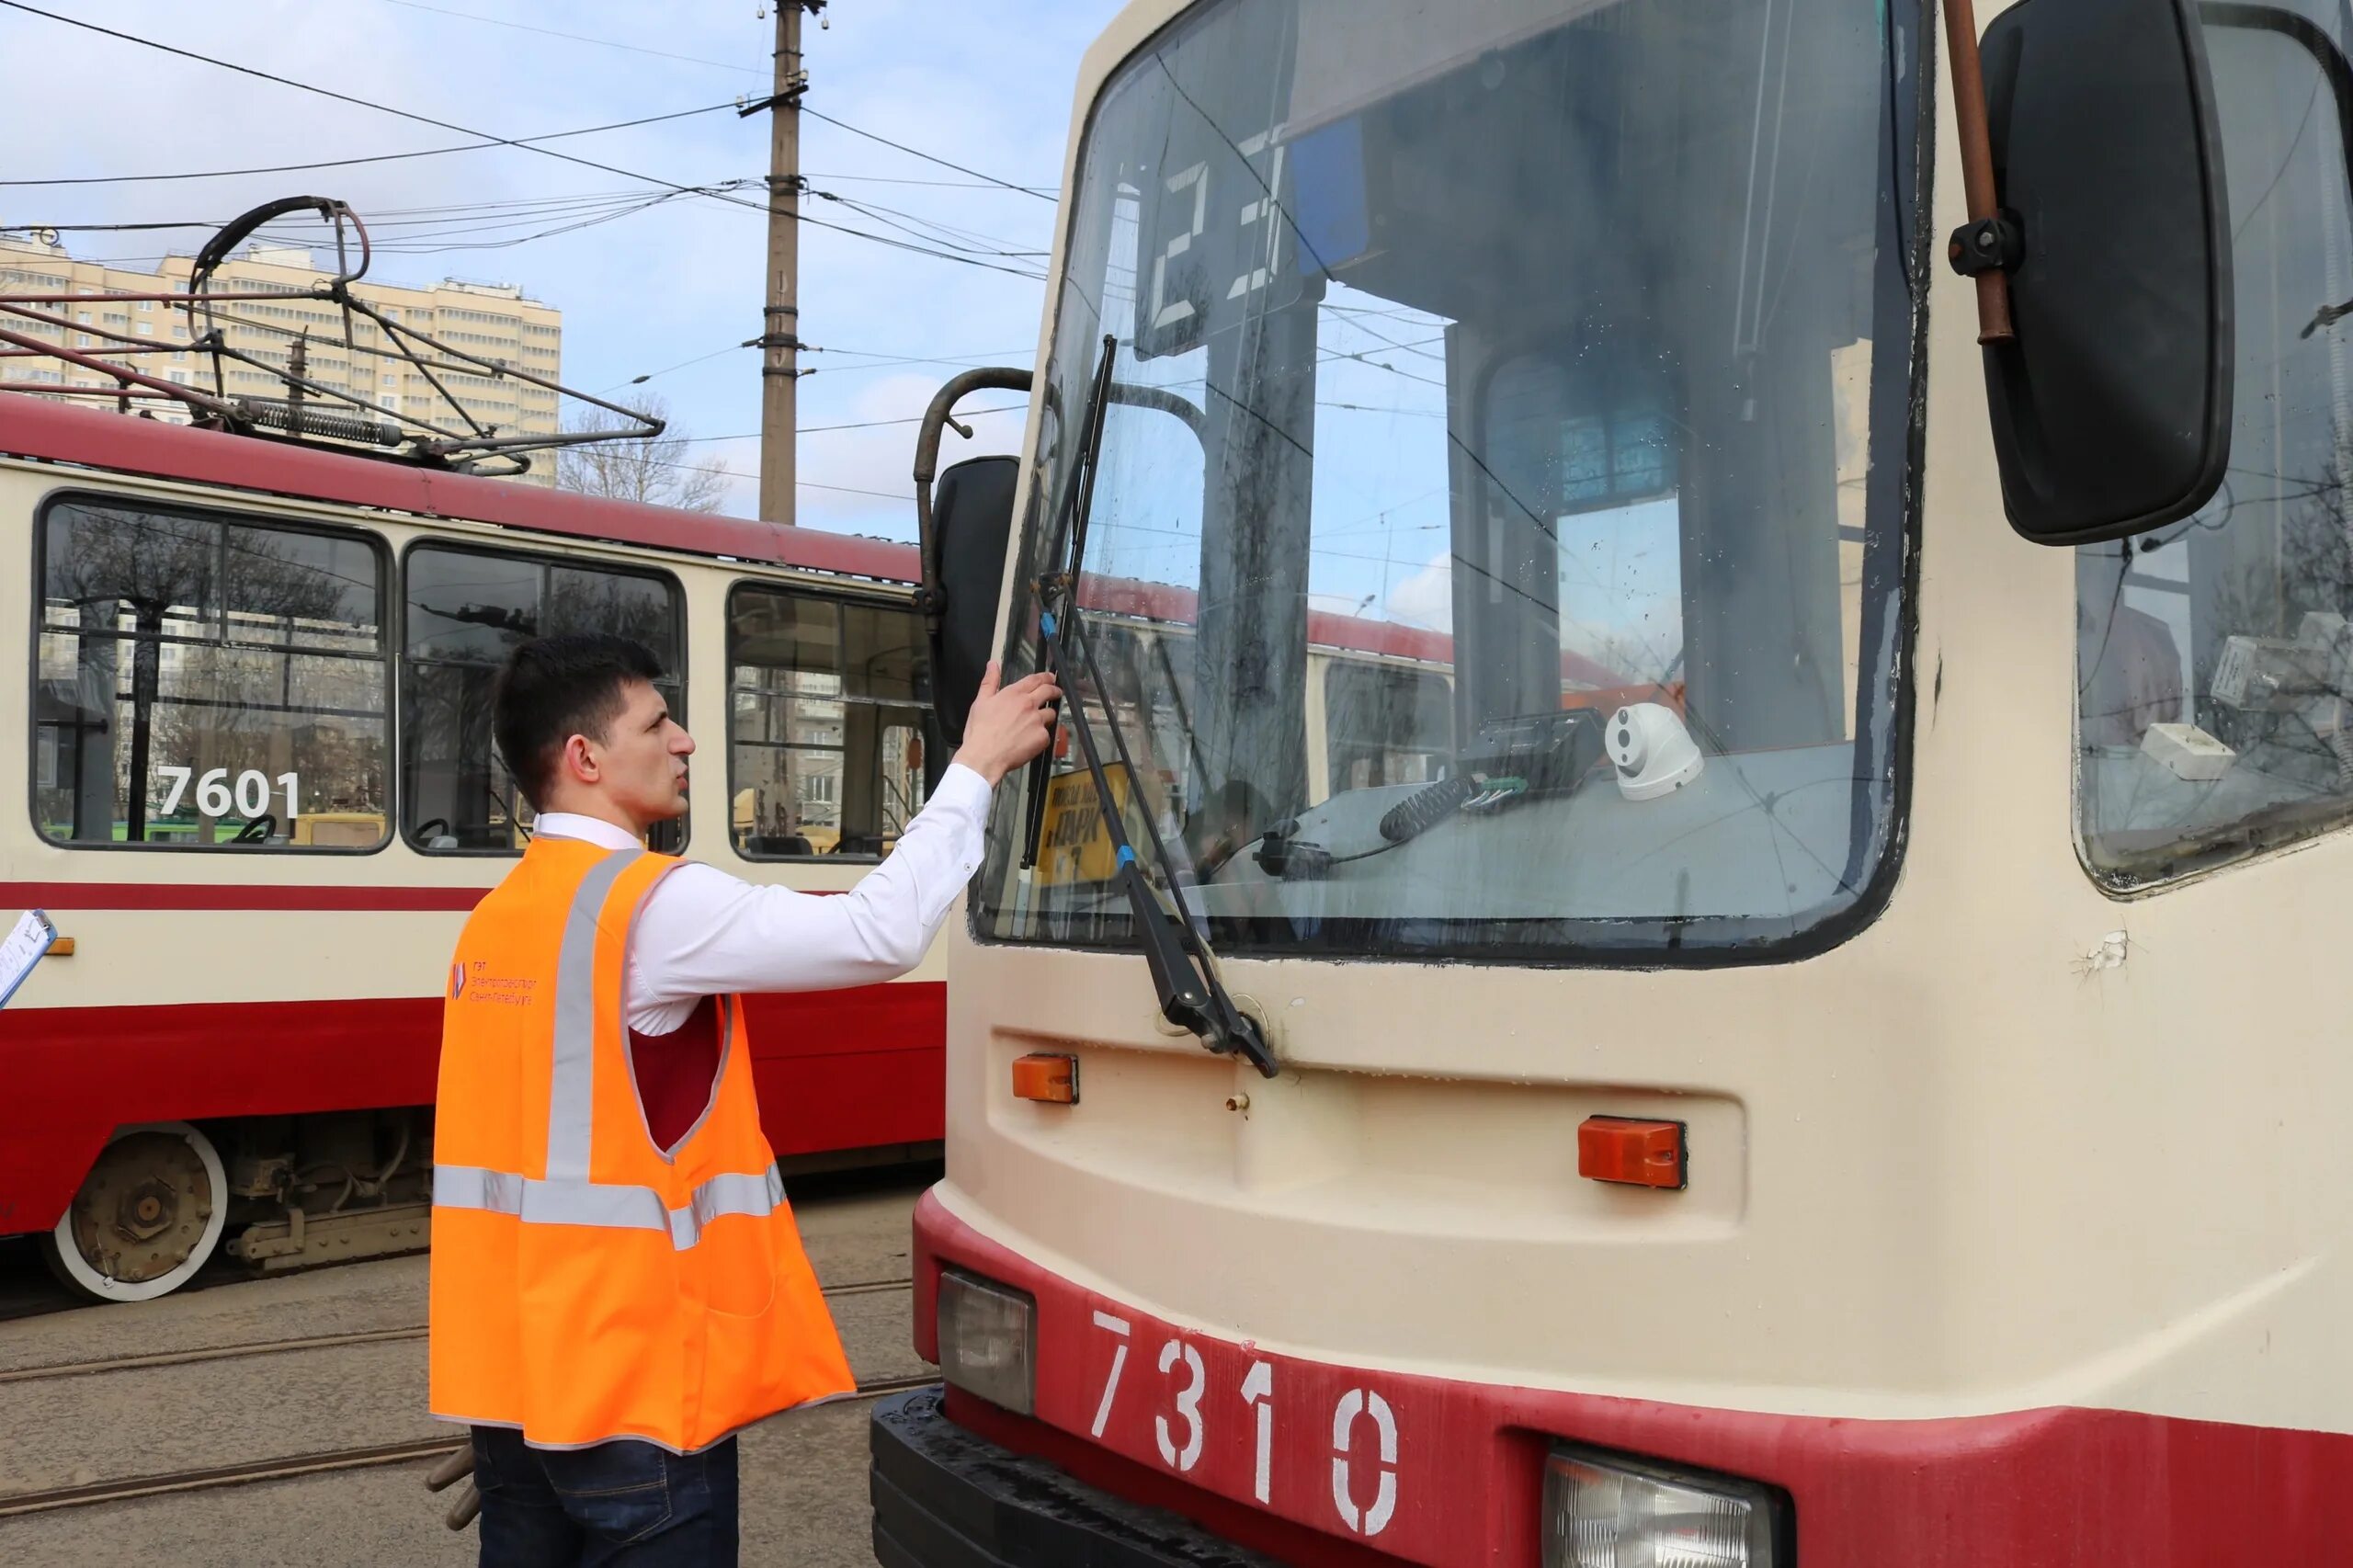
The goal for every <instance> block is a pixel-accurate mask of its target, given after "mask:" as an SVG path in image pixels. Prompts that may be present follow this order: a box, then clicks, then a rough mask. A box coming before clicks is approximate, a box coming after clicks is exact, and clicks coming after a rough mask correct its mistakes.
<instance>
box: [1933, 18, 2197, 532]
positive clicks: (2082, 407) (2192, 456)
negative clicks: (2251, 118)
mask: <svg viewBox="0 0 2353 1568" xmlns="http://www.w3.org/2000/svg"><path fill="white" fill-rule="evenodd" d="M1983 53H1984V73H1985V100H1986V110H1987V119H1988V129H1989V131H1990V132H1991V139H1992V143H1993V155H1994V157H1993V161H1994V173H1995V186H1996V189H1997V190H1998V192H1999V197H2000V202H2001V207H2002V216H2001V217H2000V218H1998V219H1996V220H1994V221H1993V222H1992V223H1991V224H1984V223H1981V224H1972V225H1971V226H1970V227H1969V228H1966V229H1963V230H1962V231H1961V233H1958V234H1956V235H1955V236H1954V237H1953V262H1954V265H1955V266H1956V267H1959V268H1960V269H1961V270H1962V271H1964V272H1969V271H1975V270H1982V268H1983V267H1984V265H1988V264H1998V262H1999V261H2003V260H2006V261H2010V262H2012V263H2014V265H2013V266H2012V267H2010V269H2009V270H2010V283H2009V287H2010V299H2011V311H2012V318H2013V320H2014V322H2015V324H2016V329H2017V335H2016V337H2015V338H2014V339H2013V340H2012V341H2009V342H2006V343H1991V344H1988V345H1987V347H1986V348H1985V381H1986V394H1987V398H1988V400H1989V402H1990V403H1991V410H1992V416H1993V433H1994V449H1995V454H1996V456H1997V458H1998V460H1999V462H2000V466H2001V476H2002V500H2003V504H2004V507H2005V509H2006V511H2007V512H2008V514H2009V518H2010V526H2011V527H2012V528H2016V529H2017V530H2018V532H2019V533H2020V534H2022V535H2024V536H2025V537H2026V538H2028V539H2029V540H2035V541H2036V542H2038V543H2040V544H2085V543H2091V542H2095V541H2097V540H2113V539H2123V538H2127V537H2129V536H2131V535H2134V534H2140V533H2146V532H2148V531H2149V530H2151V529H2153V528H2163V527H2164V526H2165V525H2166V524H2167V523H2171V522H2176V521H2178V520H2179V519H2181V518H2183V517H2188V516H2189V515H2190V514H2191V513H2193V512H2195V511H2197V510H2198V508H2199V507H2200V506H2204V505H2205V504H2206V502H2207V501H2208V500H2209V499H2210V498H2211V496H2212V495H2213V494H2214V492H2215V491H2216V489H2217V488H2219V487H2220V486H2221V484H2222V472H2223V467H2224V464H2225V463H2226V461H2227V460H2228V459H2229V456H2230V444H2231V392H2232V381H2233V374H2234V363H2233V358H2232V355H2233V338H2232V325H2231V310H2232V294H2231V236H2230V229H2229V204H2228V202H2227V200H2226V199H2225V196H2224V192H2223V187H2222V141H2221V135H2220V131H2219V130H2218V128H2217V125H2216V119H2215V112H2214V92H2213V85H2212V83H2211V80H2210V78H2209V74H2208V71H2207V63H2206V50H2205V44H2204V41H2203V39H2202V36H2201V33H2200V20H2199V15H2198V6H2197V5H2196V3H2195V0H2022V3H2021V4H2019V5H2017V6H2013V7H2011V8H2010V9H2009V10H2007V11H2005V12H2004V13H2003V14H2002V15H2001V16H2000V17H1996V18H1995V20H1994V23H1993V25H1992V26H1991V27H1989V28H1986V29H1985V36H1984V45H1983ZM2005 253H2007V254H2005Z"/></svg>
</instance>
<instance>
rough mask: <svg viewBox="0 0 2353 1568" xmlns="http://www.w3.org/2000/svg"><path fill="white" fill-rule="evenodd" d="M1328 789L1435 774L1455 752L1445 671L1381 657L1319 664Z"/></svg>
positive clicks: (1423, 778)
mask: <svg viewBox="0 0 2353 1568" xmlns="http://www.w3.org/2000/svg"><path fill="white" fill-rule="evenodd" d="M1324 729H1325V732H1326V735H1327V744H1328V747H1329V752H1330V758H1331V760H1330V767H1331V776H1332V784H1331V788H1332V792H1333V793H1335V794H1337V793H1339V792H1340V791H1341V790H1365V789H1370V788H1372V787H1374V786H1376V785H1381V784H1422V783H1427V782H1428V781H1429V780H1430V779H1433V778H1437V777H1438V773H1439V771H1440V770H1441V769H1442V768H1444V767H1445V766H1446V764H1447V761H1448V759H1449V758H1450V757H1451V756H1453V752H1454V699H1453V696H1452V694H1451V693H1449V691H1448V689H1447V685H1446V677H1445V676H1440V675H1438V674H1435V673H1433V672H1431V671H1427V670H1415V669H1405V668H1401V667H1397V666H1393V665H1344V664H1333V665H1328V666H1326V667H1325V669H1324Z"/></svg>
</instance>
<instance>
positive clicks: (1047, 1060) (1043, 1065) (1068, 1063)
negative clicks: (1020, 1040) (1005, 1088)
mask: <svg viewBox="0 0 2353 1568" xmlns="http://www.w3.org/2000/svg"><path fill="white" fill-rule="evenodd" d="M1013 1097H1014V1098H1015V1099H1017V1100H1037V1101H1039V1102H1040V1104H1043V1105H1076V1104H1077V1103H1078V1058H1077V1057H1075V1056H1065V1055H1061V1054H1058V1053H1057V1052H1054V1051H1032V1052H1030V1053H1029V1055H1027V1056H1017V1057H1015V1058H1014V1059H1013Z"/></svg>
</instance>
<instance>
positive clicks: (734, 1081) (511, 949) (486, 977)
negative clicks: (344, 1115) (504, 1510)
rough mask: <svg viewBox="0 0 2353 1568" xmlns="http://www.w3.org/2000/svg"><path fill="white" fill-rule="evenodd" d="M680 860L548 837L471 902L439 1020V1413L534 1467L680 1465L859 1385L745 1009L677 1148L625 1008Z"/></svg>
mask: <svg viewBox="0 0 2353 1568" xmlns="http://www.w3.org/2000/svg"><path fill="white" fill-rule="evenodd" d="M677 863H678V862H676V860H673V859H671V858H667V857H665V856H659V855H652V854H647V853H643V852H642V851H637V850H622V851H618V852H616V851H612V850H608V849H604V848H602V847H600V846H597V845H593V844H585V843H580V842H577V841H567V840H563V839H550V838H542V839H538V840H535V841H534V842H533V843H532V845H531V846H530V847H529V850H527V851H526V852H525V853H524V856H523V859H522V862H521V864H519V865H517V867H516V868H515V869H514V870H513V871H511V872H510V873H508V875H507V877H506V880H505V881H502V882H500V883H499V885H498V886H497V888H496V889H494V891H493V892H491V893H490V895H489V896H488V897H487V898H485V899H483V902H482V903H480V904H479V905H478V906H476V908H475V910H474V913H473V915H472V917H471V918H469V919H468V920H467V922H466V927H465V932H464V934H463V935H462V936H461V937H460V938H459V940H458V951H457V958H456V960H455V962H454V963H453V964H452V965H451V967H450V971H449V997H448V1000H447V1002H446V1003H445V1004H444V1006H443V1010H442V1019H443V1022H442V1030H441V1084H440V1097H439V1104H438V1110H437V1112H436V1117H435V1124H434V1170H433V1259H432V1287H431V1310H430V1319H431V1324H432V1330H431V1344H430V1361H431V1385H430V1395H429V1398H430V1403H431V1405H432V1409H433V1414H434V1415H438V1416H441V1417H443V1418H444V1419H446V1420H450V1421H462V1422H468V1423H472V1424H476V1425H483V1426H513V1427H517V1428H519V1429H520V1430H521V1431H522V1434H523V1437H524V1438H525V1440H526V1441H528V1442H530V1443H532V1444H534V1445H537V1446H539V1447H541V1448H575V1447H582V1446H585V1445H587V1444H591V1443H599V1442H604V1441H607V1440H608V1439H611V1438H615V1437H642V1438H644V1439H646V1440H647V1441H649V1442H654V1443H659V1444H660V1445H662V1446H663V1447H664V1448H666V1449H675V1450H676V1451H678V1452H680V1453H690V1452H692V1451H694V1450H695V1449H700V1448H704V1447H707V1446H708V1445H710V1444H711V1443H715V1442H717V1441H719V1440H720V1439H721V1438H722V1437H726V1436H727V1435H728V1434H730V1433H732V1432H733V1431H735V1430H736V1429H737V1428H738V1427H741V1426H748V1425H749V1424H750V1423H752V1422H755V1421H757V1420H759V1419H760V1418H761V1417H763V1416H766V1415H773V1414H775V1413H776V1412H777V1411H779V1410H785V1409H789V1408H790V1407H791V1406H793V1405H796V1404H804V1403H809V1402H811V1401H813V1400H819V1399H824V1398H827V1397H829V1396H833V1395H836V1394H841V1393H846V1392H849V1391H850V1390H851V1388H852V1387H853V1386H854V1385H853V1383H852V1381H851V1378H850V1373H849V1363H848V1361H847V1358H845V1357H844V1356H843V1354H842V1346H841V1340H840V1338H839V1336H838V1335H836V1334H835V1331H834V1324H833V1320H832V1318H831V1317H830V1316H829V1315H828V1314H827V1312H826V1311H825V1303H824V1297H823V1296H822V1295H821V1294H820V1293H819V1290H818V1287H817V1280H816V1276H815V1275H814V1274H813V1272H812V1271H811V1269H810V1267H809V1259H808V1257H807V1256H806V1255H805V1254H804V1253H803V1252H802V1251H801V1234H800V1232H799V1230H798V1229H797V1228H796V1227H795V1226H794V1224H793V1222H792V1210H790V1208H789V1207H788V1206H787V1205H786V1203H785V1200H784V1184H783V1181H782V1180H781V1178H779V1176H778V1175H777V1168H776V1158H775V1155H774V1154H773V1153H771V1152H770V1150H769V1148H768V1143H767V1138H766V1137H765V1136H763V1135H762V1133H761V1131H760V1120H759V1108H758V1106H757V1104H756V1101H755V1099H754V1096H753V1091H752V1058H751V1049H750V1042H749V1041H748V1040H746V1039H745V1032H744V1014H743V1007H742V1005H741V1002H740V1000H739V999H737V998H734V997H727V998H724V999H722V1003H721V1006H719V1008H718V1018H719V1028H720V1030H721V1048H720V1058H719V1075H718V1078H717V1079H716V1081H715V1082H714V1084H713V1085H712V1092H711V1099H710V1108H708V1109H707V1110H705V1111H704V1112H703V1115H702V1119H700V1120H699V1121H698V1122H697V1123H696V1124H695V1126H694V1128H693V1129H692V1130H691V1131H688V1134H687V1136H686V1138H685V1140H684V1141H683V1142H680V1143H679V1144H678V1146H677V1147H676V1149H675V1150H672V1151H670V1152H669V1153H664V1152H663V1151H662V1150H660V1149H658V1148H656V1147H655V1146H654V1139H653V1135H652V1134H651V1133H649V1132H648V1131H646V1125H645V1115H644V1112H643V1111H642V1109H641V1108H639V1105H638V1097H637V1082H636V1078H635V1075H634V1074H632V1072H631V1066H630V1060H629V1026H628V1020H627V1018H626V1017H625V1015H624V1013H623V1010H622V1005H621V982H622V972H623V966H624V960H625V959H626V957H627V954H628V951H629V939H630V926H631V924H632V922H633V921H634V920H635V918H636V915H637V911H638V909H639V907H640V906H641V905H642V903H643V902H644V900H645V895H646V894H647V893H649V892H652V891H653V889H654V883H655V882H656V881H660V880H661V878H662V877H663V875H664V874H665V873H666V872H668V871H669V870H670V869H672V868H673V867H675V866H676V864H677Z"/></svg>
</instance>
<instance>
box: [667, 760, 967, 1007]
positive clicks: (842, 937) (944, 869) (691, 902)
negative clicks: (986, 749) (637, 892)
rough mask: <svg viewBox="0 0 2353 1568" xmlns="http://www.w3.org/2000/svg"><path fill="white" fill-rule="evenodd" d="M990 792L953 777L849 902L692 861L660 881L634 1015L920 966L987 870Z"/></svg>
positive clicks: (864, 980)
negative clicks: (960, 898)
mask: <svg viewBox="0 0 2353 1568" xmlns="http://www.w3.org/2000/svg"><path fill="white" fill-rule="evenodd" d="M988 803H989V785H988V781H987V780H986V779H984V778H982V777H981V776H980V775H979V774H977V773H975V772H973V771H972V769H971V768H969V767H962V766H961V765H951V766H950V767H949V769H948V772H947V774H946V775H945V776H944V777H943V778H941V779H940V781H939V788H938V790H935V791H934V792H933V794H932V798H931V800H930V801H929V802H928V803H927V804H926V806H925V807H924V809H923V810H922V811H921V812H917V813H916V814H915V820H914V821H913V822H911V823H909V824H907V827H906V831H905V832H904V833H903V834H901V835H899V842H898V845H897V846H896V847H895V848H893V849H892V852H891V855H890V858H888V859H886V860H884V861H883V862H882V863H881V865H880V866H877V867H876V868H875V869H873V870H872V871H870V872H869V873H868V874H867V876H866V877H865V879H864V880H863V881H860V882H859V883H858V886H856V887H855V888H852V889H851V890H850V891H849V892H846V893H830V894H820V893H805V892H799V891H797V890H795V889H792V888H786V887H775V886H762V885H758V884H755V883H752V882H747V881H744V880H743V879H741V878H740V877H732V876H730V875H728V874H727V873H726V872H724V871H722V870H721V869H718V868H717V867H715V866H708V865H704V864H702V863H700V862H699V861H689V862H688V863H687V864H686V865H683V866H680V867H679V868H678V869H676V870H675V871H672V872H671V873H670V874H669V875H668V876H666V877H665V878H663V879H662V881H660V882H659V883H657V884H656V885H655V887H654V892H653V894H652V896H651V897H649V898H648V899H647V900H646V903H645V907H644V909H643V910H642V911H641V912H640V913H639V915H638V917H637V928H636V935H635V937H634V939H633V940H632V942H631V960H632V963H631V967H632V969H633V971H634V975H633V978H634V979H635V981H636V983H637V994H636V995H635V996H634V997H633V998H632V1001H633V1003H634V1005H635V1006H642V1007H646V1008H649V1009H653V1008H665V1007H670V1006H675V1005H676V1004H679V1003H683V1002H688V1001H690V1000H695V999H699V998H701V997H704V996H719V995H726V994H731V993H733V992H739V991H753V992H758V991H826V990H833V989H835V988H838V987H842V986H849V985H870V984H873V983H877V982H880V981H885V980H892V979H895V978H897V977H898V976H900V975H902V974H904V973H905V972H906V971H909V970H911V969H913V968H915V965H916V964H918V963H920V962H922V961H923V955H924V953H925V951H926V949H928V948H929V947H930V946H931V941H932V938H933V937H936V936H938V934H939V927H940V925H941V923H942V922H943V921H945V920H946V919H947V918H948V912H949V909H950V908H952V907H954V905H955V903H956V895H957V893H958V892H961V891H962V889H963V887H964V884H965V883H966V882H968V881H971V880H972V873H973V872H974V871H976V870H978V869H980V864H981V840H982V831H983V823H984V821H985V819H986V817H987V813H988Z"/></svg>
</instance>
